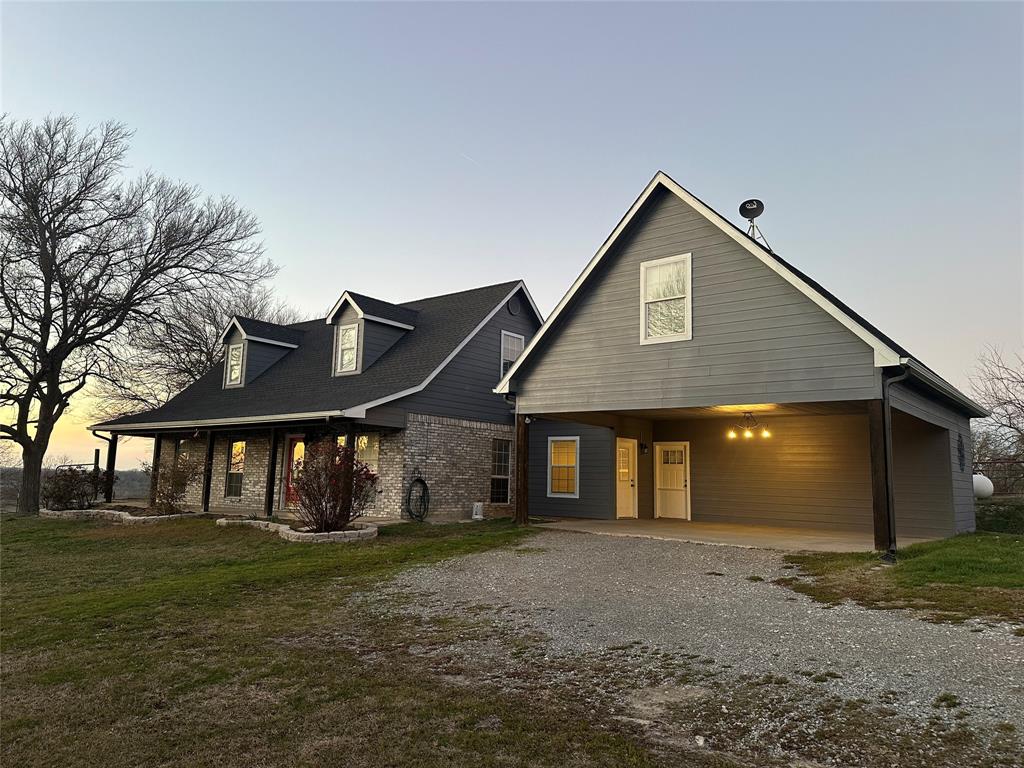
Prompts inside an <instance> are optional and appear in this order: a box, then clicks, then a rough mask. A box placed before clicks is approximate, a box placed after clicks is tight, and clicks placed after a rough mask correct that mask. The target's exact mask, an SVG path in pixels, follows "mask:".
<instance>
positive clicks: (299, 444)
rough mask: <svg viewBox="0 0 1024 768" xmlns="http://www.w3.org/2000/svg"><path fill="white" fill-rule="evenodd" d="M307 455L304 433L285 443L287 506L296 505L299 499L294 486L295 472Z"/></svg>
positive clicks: (285, 499)
mask: <svg viewBox="0 0 1024 768" xmlns="http://www.w3.org/2000/svg"><path fill="white" fill-rule="evenodd" d="M305 455H306V439H305V437H303V436H302V435H293V436H291V437H289V438H288V442H287V443H286V445H285V462H286V463H285V478H284V479H285V485H284V488H285V490H284V503H285V506H288V507H294V506H295V505H296V504H297V503H298V501H299V499H298V496H296V494H295V489H294V488H293V487H292V479H293V477H294V476H295V473H296V472H297V471H298V470H299V469H300V468H301V467H302V459H303V458H304V457H305Z"/></svg>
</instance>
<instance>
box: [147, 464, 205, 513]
mask: <svg viewBox="0 0 1024 768" xmlns="http://www.w3.org/2000/svg"><path fill="white" fill-rule="evenodd" d="M202 476H203V462H201V461H200V460H199V459H197V458H192V457H191V456H189V455H188V454H186V453H182V454H180V455H179V456H178V457H177V458H176V459H175V461H174V464H173V465H172V466H170V467H166V466H165V467H161V468H160V471H159V473H158V476H157V477H158V479H157V483H156V495H155V497H154V502H153V507H154V508H155V509H156V510H157V511H158V512H159V513H160V514H162V515H176V514H180V513H181V512H184V511H185V507H184V501H185V494H186V493H187V492H188V488H189V486H190V485H192V484H193V483H195V482H198V481H199V480H200V479H201V478H202Z"/></svg>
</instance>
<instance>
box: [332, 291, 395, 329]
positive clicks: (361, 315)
mask: <svg viewBox="0 0 1024 768" xmlns="http://www.w3.org/2000/svg"><path fill="white" fill-rule="evenodd" d="M345 302H348V303H349V304H351V305H352V308H353V309H354V310H355V311H356V316H357V317H358V318H359V319H360V320H372V321H373V322H375V323H383V324H384V325H393V326H395V327H396V328H402V329H404V330H406V331H411V330H413V329H414V328H415V326H412V325H409V324H408V323H400V322H399V321H398V320H388V319H387V318H384V317H378V316H377V315H368V314H366V313H365V312H363V310H362V309H360V307H359V305H358V304H357V303H356V300H355V299H353V298H352V297H351V296H350V295H349V292H348V291H345V292H344V293H343V294H341V298H340V299H338V300H337V301H336V302H334V306H333V307H331V311H330V312H328V313H327V319H326V320H325V322H326V323H327V324H328V325H330V324H331V323H333V322H334V317H335V315H337V314H338V312H339V311H341V308H342V306H343V305H344V304H345Z"/></svg>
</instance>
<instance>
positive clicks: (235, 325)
mask: <svg viewBox="0 0 1024 768" xmlns="http://www.w3.org/2000/svg"><path fill="white" fill-rule="evenodd" d="M232 328H235V329H237V330H238V333H239V334H240V335H241V337H242V338H243V339H244V340H245V341H258V342H259V343H260V344H274V345H276V346H278V347H287V348H288V349H298V348H299V345H298V344H291V343H290V342H287V341H278V340H277V339H265V338H263V337H262V336H250V335H248V334H247V333H246V332H245V329H244V328H243V327H242V324H241V323H239V322H238V318H237V317H232V318H231V320H229V321H228V325H227V327H226V328H225V329H224V331H223V332H222V333H221V335H220V338H219V339H218V341H219V342H220V343H221V344H225V343H227V338H228V334H230V333H231V329H232Z"/></svg>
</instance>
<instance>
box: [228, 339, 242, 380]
mask: <svg viewBox="0 0 1024 768" xmlns="http://www.w3.org/2000/svg"><path fill="white" fill-rule="evenodd" d="M226 368H227V372H226V373H225V375H224V383H225V384H226V385H228V386H232V385H235V384H241V383H242V345H241V344H231V345H230V346H228V354H227V363H226Z"/></svg>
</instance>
